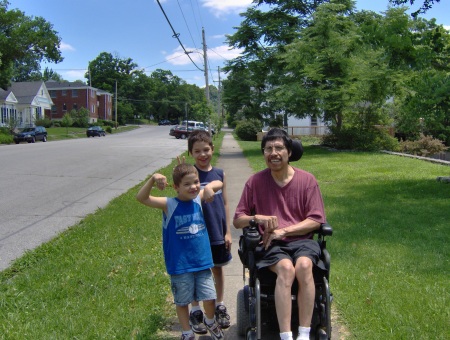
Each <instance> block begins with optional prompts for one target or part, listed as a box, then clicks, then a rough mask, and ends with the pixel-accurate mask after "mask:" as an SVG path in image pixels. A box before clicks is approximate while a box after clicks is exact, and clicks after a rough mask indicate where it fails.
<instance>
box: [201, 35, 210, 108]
mask: <svg viewBox="0 0 450 340" xmlns="http://www.w3.org/2000/svg"><path fill="white" fill-rule="evenodd" d="M202 37H203V64H204V65H205V85H206V87H205V95H206V103H207V104H209V83H208V56H207V54H206V51H207V49H206V40H205V28H202Z"/></svg>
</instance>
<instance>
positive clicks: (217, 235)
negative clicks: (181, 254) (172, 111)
mask: <svg viewBox="0 0 450 340" xmlns="http://www.w3.org/2000/svg"><path fill="white" fill-rule="evenodd" d="M188 151H189V154H190V155H191V156H192V157H193V158H194V160H195V167H196V168H197V171H198V173H199V178H200V183H201V186H202V187H204V186H207V185H208V184H209V183H211V182H212V181H215V180H219V181H221V182H222V183H223V187H222V190H221V191H218V192H217V193H216V195H215V199H214V202H212V203H211V204H203V205H202V207H203V214H204V217H205V222H206V228H207V229H208V235H209V240H210V244H211V251H212V256H213V262H214V267H213V268H212V272H213V275H214V282H215V286H216V293H217V300H216V301H217V302H216V320H217V322H218V323H219V325H220V327H221V328H222V329H225V328H228V327H230V316H229V315H228V313H227V308H226V307H225V305H224V303H223V298H224V290H225V276H224V271H223V267H224V266H225V265H227V264H228V263H229V262H230V261H231V252H230V251H231V231H230V227H229V226H230V218H229V209H228V201H227V194H226V180H225V174H224V172H223V170H222V169H219V168H216V167H213V166H211V159H212V156H213V152H214V145H213V143H212V139H211V135H210V134H209V133H208V132H207V131H203V130H196V131H194V132H192V133H191V134H190V136H189V139H188ZM189 322H190V324H191V328H192V330H193V331H194V332H195V333H197V334H205V333H206V327H205V325H204V324H203V312H202V310H201V308H200V306H199V303H198V302H197V301H193V303H192V309H191V312H190V316H189Z"/></svg>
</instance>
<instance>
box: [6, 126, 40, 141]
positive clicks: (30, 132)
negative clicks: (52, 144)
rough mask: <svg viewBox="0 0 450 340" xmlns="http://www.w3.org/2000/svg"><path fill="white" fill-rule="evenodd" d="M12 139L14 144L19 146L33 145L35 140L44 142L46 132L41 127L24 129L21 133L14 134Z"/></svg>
mask: <svg viewBox="0 0 450 340" xmlns="http://www.w3.org/2000/svg"><path fill="white" fill-rule="evenodd" d="M13 139H14V142H15V143H16V144H19V143H20V142H28V143H34V142H36V141H37V140H41V141H43V142H46V141H47V130H46V129H45V127H43V126H35V127H30V128H25V129H23V130H22V131H21V132H19V133H16V134H15V135H14V137H13Z"/></svg>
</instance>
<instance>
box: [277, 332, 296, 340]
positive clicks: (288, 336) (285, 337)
mask: <svg viewBox="0 0 450 340" xmlns="http://www.w3.org/2000/svg"><path fill="white" fill-rule="evenodd" d="M280 339H281V340H294V339H293V338H292V332H284V333H280Z"/></svg>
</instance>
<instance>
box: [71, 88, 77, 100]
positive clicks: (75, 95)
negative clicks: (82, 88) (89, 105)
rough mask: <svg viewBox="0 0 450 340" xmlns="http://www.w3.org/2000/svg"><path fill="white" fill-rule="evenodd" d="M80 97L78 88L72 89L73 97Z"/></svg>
mask: <svg viewBox="0 0 450 340" xmlns="http://www.w3.org/2000/svg"><path fill="white" fill-rule="evenodd" d="M77 97H78V90H72V98H77Z"/></svg>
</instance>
